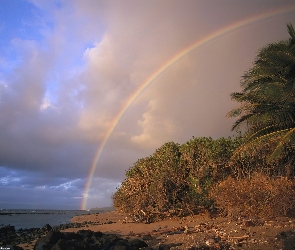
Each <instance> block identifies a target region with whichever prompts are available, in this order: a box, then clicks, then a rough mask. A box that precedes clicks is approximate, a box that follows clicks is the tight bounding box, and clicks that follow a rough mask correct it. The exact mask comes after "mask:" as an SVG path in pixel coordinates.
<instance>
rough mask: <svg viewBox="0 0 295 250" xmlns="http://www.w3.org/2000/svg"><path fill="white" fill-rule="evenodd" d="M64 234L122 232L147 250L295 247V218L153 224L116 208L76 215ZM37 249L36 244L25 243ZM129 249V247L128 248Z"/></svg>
mask: <svg viewBox="0 0 295 250" xmlns="http://www.w3.org/2000/svg"><path fill="white" fill-rule="evenodd" d="M71 222H72V223H78V224H80V225H82V226H81V227H80V228H67V229H64V230H61V231H62V232H64V233H69V232H79V230H91V231H94V232H102V233H104V234H111V235H114V234H115V235H118V236H119V237H121V238H123V239H126V240H129V241H130V240H133V239H140V240H142V241H144V242H145V243H146V244H147V245H148V248H146V249H257V250H258V249H262V250H264V249H294V246H295V220H294V219H293V218H287V217H280V218H266V219H260V220H245V219H244V220H243V219H239V220H230V219H228V218H226V217H214V218H212V217H211V216H210V215H209V214H206V213H203V214H198V215H194V216H187V217H183V218H176V217H175V218H169V219H166V220H163V221H158V222H153V223H149V224H146V223H137V222H134V221H132V219H131V218H128V216H126V215H122V214H119V213H117V212H115V211H112V212H105V213H100V214H91V215H81V216H75V217H73V218H72V220H71ZM20 246H21V247H23V249H26V250H28V249H33V248H32V246H33V244H21V245H20ZM126 249H127V248H126Z"/></svg>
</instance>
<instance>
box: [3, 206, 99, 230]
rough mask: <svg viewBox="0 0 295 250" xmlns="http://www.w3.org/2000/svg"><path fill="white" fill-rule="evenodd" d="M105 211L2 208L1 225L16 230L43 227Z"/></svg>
mask: <svg viewBox="0 0 295 250" xmlns="http://www.w3.org/2000/svg"><path fill="white" fill-rule="evenodd" d="M98 212H99V213H101V212H104V211H101V210H100V211H97V210H90V211H88V210H87V211H86V210H40V209H36V210H32V209H1V210H0V227H3V226H7V225H10V226H14V227H15V229H16V230H18V229H20V228H22V229H28V228H41V227H44V226H45V225H46V224H49V225H50V226H52V227H53V226H59V225H60V224H66V223H69V222H70V220H71V218H73V217H74V216H76V215H82V214H95V213H98Z"/></svg>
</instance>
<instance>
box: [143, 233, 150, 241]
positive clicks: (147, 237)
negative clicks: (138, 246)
mask: <svg viewBox="0 0 295 250" xmlns="http://www.w3.org/2000/svg"><path fill="white" fill-rule="evenodd" d="M142 239H143V240H152V239H153V237H152V236H151V235H150V234H145V235H143V236H142Z"/></svg>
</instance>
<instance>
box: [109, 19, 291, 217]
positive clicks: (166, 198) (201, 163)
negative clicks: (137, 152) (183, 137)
mask: <svg viewBox="0 0 295 250" xmlns="http://www.w3.org/2000/svg"><path fill="white" fill-rule="evenodd" d="M287 28H288V31H289V34H290V38H289V40H286V41H280V42H277V43H272V44H269V45H267V46H266V47H264V48H262V49H261V50H260V51H259V53H258V56H257V58H256V60H255V62H254V66H253V67H252V68H251V69H250V70H249V71H247V72H246V73H245V75H244V76H243V77H242V81H241V87H242V91H241V92H239V93H233V94H232V95H231V96H232V99H234V100H235V101H237V102H238V103H240V107H239V108H236V109H234V110H232V111H231V112H230V113H229V114H228V116H230V117H238V120H237V121H236V122H235V124H234V125H233V130H237V129H240V128H242V129H243V130H245V133H244V134H243V135H241V134H238V135H237V136H236V137H234V138H220V139H217V140H213V139H212V138H207V137H201V138H193V139H191V140H190V141H188V142H186V143H184V144H182V145H179V144H177V143H174V142H169V143H165V144H164V145H163V146H162V147H160V148H159V149H157V150H156V151H155V153H154V154H153V155H151V156H149V157H146V158H143V159H140V160H138V161H137V162H136V163H135V164H134V166H133V167H132V168H130V169H129V170H128V171H127V172H126V179H125V180H124V181H123V182H122V184H121V186H120V187H119V188H118V189H117V191H116V192H115V194H114V195H113V201H114V206H115V207H116V208H117V209H118V210H120V211H121V212H123V213H126V214H130V215H131V216H132V217H134V219H136V220H140V221H143V220H147V221H151V220H156V219H162V218H164V217H169V216H174V215H178V216H180V215H186V214H194V213H196V212H198V211H199V210H200V209H201V208H206V209H209V210H210V209H213V208H214V207H218V208H219V209H220V211H221V212H222V213H224V214H227V215H229V216H234V217H235V216H247V217H251V216H252V217H253V216H254V215H255V216H258V217H259V216H282V215H284V216H285V215H291V214H293V215H294V211H295V198H294V197H295V196H294V191H295V182H294V180H293V177H294V174H295V171H294V166H295V151H294V150H295V31H294V29H293V26H292V25H291V24H289V25H287Z"/></svg>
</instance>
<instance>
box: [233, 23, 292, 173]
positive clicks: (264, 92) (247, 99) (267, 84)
mask: <svg viewBox="0 0 295 250" xmlns="http://www.w3.org/2000/svg"><path fill="white" fill-rule="evenodd" d="M287 27H288V31H289V34H290V38H289V40H286V41H280V42H277V43H272V44H269V45H267V46H266V47H264V48H262V49H261V50H260V52H259V54H258V56H257V58H256V60H255V62H254V66H253V67H252V68H251V69H250V70H249V71H248V72H246V74H245V75H244V76H243V80H242V81H241V87H242V88H243V90H242V92H239V93H233V94H232V95H231V97H232V99H233V100H235V101H237V102H239V103H241V106H240V107H239V108H237V109H234V110H232V111H231V112H230V113H229V114H228V115H229V116H231V117H239V119H238V120H237V121H236V122H235V124H234V125H233V129H236V128H238V127H239V126H241V125H244V126H245V127H246V130H247V131H246V133H245V144H244V145H243V148H242V149H244V150H245V149H246V150H247V148H249V147H250V148H251V147H253V146H256V147H259V146H260V145H261V144H264V143H268V145H269V146H270V147H271V149H272V150H271V151H270V152H268V154H267V155H266V156H268V159H269V160H272V159H276V158H279V157H283V158H284V160H285V163H286V165H288V169H287V170H286V171H287V172H286V174H287V175H294V167H293V166H294V163H295V156H294V143H295V31H294V28H293V26H292V25H291V24H289V25H287Z"/></svg>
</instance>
